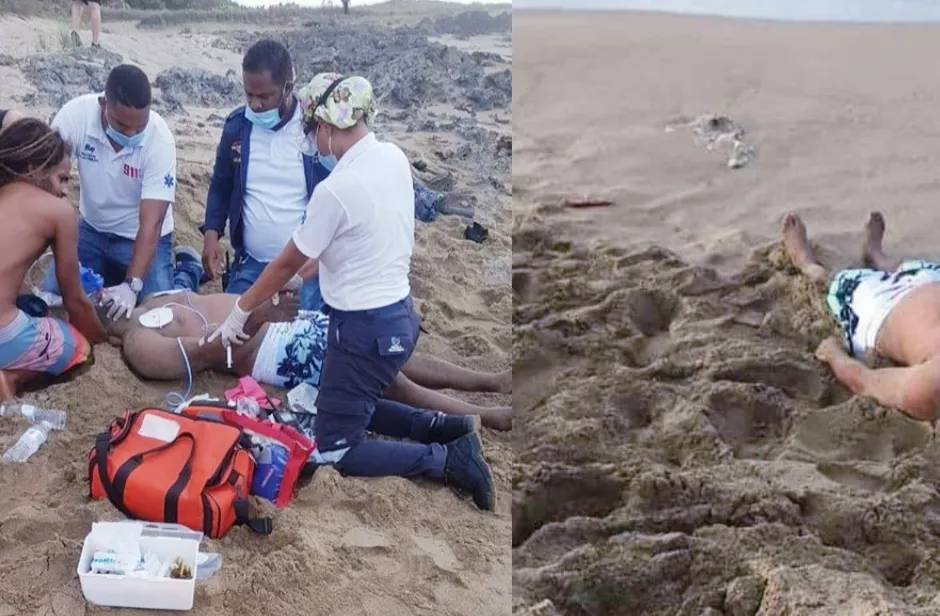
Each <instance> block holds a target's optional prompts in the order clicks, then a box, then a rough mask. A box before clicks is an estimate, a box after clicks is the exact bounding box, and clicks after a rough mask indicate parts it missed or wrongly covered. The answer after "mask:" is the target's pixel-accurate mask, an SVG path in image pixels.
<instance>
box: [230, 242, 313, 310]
mask: <svg viewBox="0 0 940 616" xmlns="http://www.w3.org/2000/svg"><path fill="white" fill-rule="evenodd" d="M266 265H267V263H262V262H261V261H258V260H256V259H254V258H253V257H252V256H251V255H249V254H248V253H242V254H241V255H235V263H234V264H233V265H232V270H231V272H229V279H228V285H227V286H226V287H225V292H226V293H237V294H238V295H241V294H242V293H244V292H245V291H247V290H248V288H249V287H251V285H253V284H254V283H255V281H256V280H258V278H259V277H260V276H261V272H263V271H264V267H265V266H266ZM322 308H323V296H322V295H320V279H319V278H311V279H310V280H308V281H307V282H305V283H304V286H302V287H300V309H301V310H321V309H322Z"/></svg>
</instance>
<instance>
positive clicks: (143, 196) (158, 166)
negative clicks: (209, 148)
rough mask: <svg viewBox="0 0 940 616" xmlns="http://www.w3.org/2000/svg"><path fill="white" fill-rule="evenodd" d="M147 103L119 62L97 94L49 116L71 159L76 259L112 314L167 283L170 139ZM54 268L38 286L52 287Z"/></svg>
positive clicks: (146, 90)
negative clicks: (100, 280)
mask: <svg viewBox="0 0 940 616" xmlns="http://www.w3.org/2000/svg"><path fill="white" fill-rule="evenodd" d="M150 103H151V92H150V80H149V79H147V75H145V74H144V72H143V71H142V70H140V69H139V68H137V67H136V66H131V65H129V64H121V65H119V66H116V67H114V69H112V70H111V73H110V74H109V75H108V80H107V83H106V85H105V91H104V92H103V93H101V94H84V95H82V96H79V97H77V98H73V99H72V100H70V101H69V102H67V103H66V104H65V105H64V106H63V107H62V109H60V110H59V112H58V113H57V114H56V116H55V118H54V119H53V120H52V127H53V128H55V129H56V130H58V131H59V133H61V135H62V137H63V138H65V139H66V140H67V141H68V142H69V144H70V145H71V147H72V157H73V158H75V159H76V161H77V165H78V179H79V183H80V186H81V197H80V200H79V208H78V209H79V214H80V216H79V221H78V258H79V260H80V261H81V264H82V265H83V266H85V267H88V268H90V269H92V270H94V271H95V272H97V273H98V274H100V275H101V276H102V277H104V281H105V285H107V288H106V289H105V292H104V296H103V301H104V302H105V303H107V304H108V305H110V306H111V310H110V312H109V318H112V319H115V318H121V317H127V318H130V314H131V312H132V311H133V310H134V306H136V305H137V301H138V299H139V298H140V297H143V296H145V295H149V294H150V293H154V292H157V291H167V290H170V289H173V288H174V281H173V260H174V256H173V210H172V207H171V204H172V203H173V201H174V200H175V198H176V141H175V140H174V138H173V134H172V133H171V132H170V129H169V127H168V126H167V124H166V122H165V121H164V120H163V118H161V117H160V115H159V114H157V112H155V111H153V110H152V109H151V108H150ZM57 267H58V264H56V266H54V267H50V268H49V270H48V272H47V275H46V278H45V280H44V281H43V290H44V291H47V292H53V293H58V290H57V289H56V285H55V271H56V268H57Z"/></svg>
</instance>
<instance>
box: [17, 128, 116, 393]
mask: <svg viewBox="0 0 940 616" xmlns="http://www.w3.org/2000/svg"><path fill="white" fill-rule="evenodd" d="M70 175H71V161H70V160H69V146H68V144H67V143H66V142H65V141H64V140H63V139H62V137H61V136H60V135H59V134H58V133H57V132H56V131H54V130H52V129H51V128H49V126H48V125H46V124H45V123H44V122H42V121H40V120H36V119H33V118H25V119H20V120H17V121H15V122H13V123H12V124H10V125H9V126H8V127H7V128H6V129H4V130H3V131H0V220H3V224H2V225H0V246H3V258H2V259H0V397H2V399H3V400H4V401H9V400H10V399H12V398H13V397H15V396H16V389H17V386H19V385H21V384H23V383H25V382H27V381H35V380H36V379H37V378H38V377H42V376H45V377H58V376H60V375H62V374H64V373H66V372H68V371H70V370H72V369H73V368H75V367H77V366H79V365H82V364H85V363H87V362H88V360H89V359H90V358H91V344H90V343H89V341H90V342H91V343H97V342H105V341H107V340H108V337H107V334H106V333H105V329H104V326H103V325H102V324H101V321H100V320H99V319H98V315H97V313H96V311H95V307H94V306H93V305H92V303H91V300H90V299H88V297H87V296H86V295H85V292H84V290H83V288H82V283H81V278H80V275H79V264H78V220H77V218H76V215H75V209H74V208H73V207H72V205H71V204H70V203H69V202H68V201H66V200H65V199H64V198H63V197H64V196H65V194H66V190H67V188H68V181H69V176H70ZM50 246H51V247H52V252H53V254H54V256H55V259H56V263H58V264H59V267H58V268H57V270H56V273H57V277H58V281H59V285H60V287H61V289H62V302H63V305H64V307H65V310H66V312H67V313H68V316H69V321H70V322H69V323H66V322H65V321H62V320H60V319H54V318H49V317H41V318H39V317H35V316H32V315H28V314H26V313H25V312H23V311H22V310H20V309H19V308H18V307H17V304H16V300H17V297H18V295H19V293H20V289H21V288H22V286H23V283H24V281H25V279H26V274H27V272H28V271H29V267H30V265H32V264H33V263H34V262H35V261H36V259H37V258H39V256H40V255H41V254H42V253H43V252H45V250H46V249H47V248H49V247H50Z"/></svg>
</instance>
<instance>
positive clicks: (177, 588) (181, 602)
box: [78, 521, 203, 611]
mask: <svg viewBox="0 0 940 616" xmlns="http://www.w3.org/2000/svg"><path fill="white" fill-rule="evenodd" d="M98 524H99V523H97V522H96V523H94V524H92V530H93V531H94V527H95V526H98ZM103 524H137V525H140V526H141V527H142V529H141V532H140V540H139V542H140V551H141V552H142V553H145V552H151V551H152V552H153V553H154V554H155V555H156V556H157V558H159V559H160V561H161V562H173V561H174V560H176V559H177V558H182V559H183V562H184V563H185V564H186V565H188V566H189V567H190V569H191V571H192V575H191V577H190V578H189V579H174V578H169V577H140V576H135V575H120V574H113V573H92V571H91V561H92V557H93V556H94V554H95V551H96V550H97V549H98V546H96V545H94V543H95V540H94V537H93V533H89V534H88V536H86V537H85V542H84V544H83V545H82V555H81V557H80V558H79V560H78V578H79V580H80V581H81V585H82V594H84V595H85V599H86V600H87V601H88V602H89V603H94V604H96V605H103V606H108V607H131V608H144V609H155V610H180V611H182V610H191V609H192V607H193V597H194V595H195V594H196V563H197V558H198V554H199V544H200V543H201V542H202V537H203V535H202V533H200V532H196V531H193V530H190V529H188V528H186V527H185V526H181V525H179V524H155V523H151V522H137V521H126V522H105V523H103Z"/></svg>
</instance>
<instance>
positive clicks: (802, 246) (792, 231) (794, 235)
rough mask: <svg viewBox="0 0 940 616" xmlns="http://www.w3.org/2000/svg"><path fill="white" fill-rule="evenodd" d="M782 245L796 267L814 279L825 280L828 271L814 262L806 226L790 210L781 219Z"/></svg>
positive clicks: (814, 258) (827, 276)
mask: <svg viewBox="0 0 940 616" xmlns="http://www.w3.org/2000/svg"><path fill="white" fill-rule="evenodd" d="M783 246H784V248H786V250H787V256H788V257H790V261H792V262H793V265H794V266H796V268H797V269H799V270H800V271H801V272H803V273H804V274H806V275H807V276H809V277H810V278H812V279H814V280H818V281H819V282H826V280H827V279H828V278H829V273H828V272H827V271H826V268H824V267H823V266H822V265H820V264H819V263H817V262H816V257H815V256H813V250H812V249H811V248H810V246H809V240H808V239H807V237H806V226H805V225H803V221H802V220H800V217H799V216H797V215H796V214H794V213H792V212H790V213H788V214H787V215H786V217H785V218H784V219H783Z"/></svg>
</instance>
